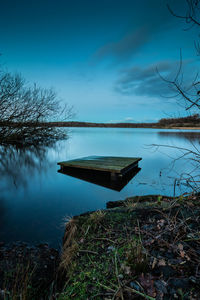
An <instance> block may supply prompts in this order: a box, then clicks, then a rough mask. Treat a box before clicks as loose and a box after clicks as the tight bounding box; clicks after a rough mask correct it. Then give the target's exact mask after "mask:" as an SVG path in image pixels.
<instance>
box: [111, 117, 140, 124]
mask: <svg viewBox="0 0 200 300" xmlns="http://www.w3.org/2000/svg"><path fill="white" fill-rule="evenodd" d="M134 122H136V120H135V119H134V118H132V117H125V118H124V119H121V120H110V121H108V122H107V123H134Z"/></svg>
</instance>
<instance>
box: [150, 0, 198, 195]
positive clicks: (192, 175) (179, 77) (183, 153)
mask: <svg viewBox="0 0 200 300" xmlns="http://www.w3.org/2000/svg"><path fill="white" fill-rule="evenodd" d="M185 1H186V12H185V14H183V15H180V14H178V13H177V12H175V11H174V10H173V8H172V7H171V6H169V5H168V9H169V12H170V13H171V14H172V15H173V16H174V17H177V18H179V19H182V20H183V21H184V22H185V23H186V24H187V28H186V30H190V29H191V27H193V26H197V27H200V0H185ZM194 45H195V48H196V50H197V55H200V44H199V42H198V41H195V43H194ZM158 74H159V76H160V78H161V79H162V80H164V81H165V82H166V84H167V85H168V86H169V87H170V88H171V90H172V92H173V95H172V96H171V97H172V98H177V99H178V102H179V104H180V105H184V108H185V109H186V111H190V110H192V111H193V113H195V114H196V115H194V116H196V117H197V118H198V119H199V112H200V80H199V76H198V73H197V74H196V75H195V76H194V78H193V80H192V81H191V82H188V78H187V80H184V75H185V74H184V70H183V60H182V53H181V52H180V62H179V65H178V68H177V72H176V74H175V76H174V77H173V78H172V79H171V78H170V79H169V78H164V77H163V76H162V75H161V74H160V73H159V70H158ZM186 75H187V74H186ZM191 145H192V149H186V148H182V147H175V146H169V145H162V146H163V147H169V148H171V149H174V148H175V149H176V150H178V151H179V153H180V156H179V157H177V158H176V159H174V160H173V162H172V164H174V163H175V162H176V161H177V160H179V159H183V158H188V159H189V162H190V164H191V166H192V168H191V171H190V172H185V173H184V174H181V176H180V177H179V178H178V179H176V182H177V181H178V182H179V184H181V182H184V184H186V185H187V186H189V187H191V188H192V189H193V190H194V191H195V192H197V191H199V189H200V184H199V183H200V149H199V147H198V146H197V145H196V144H195V143H193V142H192V141H191ZM154 146H157V147H160V145H159V146H158V145H154Z"/></svg>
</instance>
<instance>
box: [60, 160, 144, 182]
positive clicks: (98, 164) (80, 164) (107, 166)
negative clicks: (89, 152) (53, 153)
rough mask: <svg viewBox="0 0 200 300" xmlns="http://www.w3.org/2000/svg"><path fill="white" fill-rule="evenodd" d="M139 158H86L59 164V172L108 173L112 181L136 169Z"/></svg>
mask: <svg viewBox="0 0 200 300" xmlns="http://www.w3.org/2000/svg"><path fill="white" fill-rule="evenodd" d="M141 159H142V158H139V157H115V156H88V157H83V158H78V159H73V160H68V161H62V162H59V163H58V165H59V166H60V167H61V170H65V169H66V168H68V167H70V168H79V169H89V170H95V171H104V172H108V173H110V175H111V178H112V179H116V178H117V177H119V176H123V175H124V174H126V173H127V172H129V171H130V170H131V169H133V168H137V167H138V162H139V161H140V160H141Z"/></svg>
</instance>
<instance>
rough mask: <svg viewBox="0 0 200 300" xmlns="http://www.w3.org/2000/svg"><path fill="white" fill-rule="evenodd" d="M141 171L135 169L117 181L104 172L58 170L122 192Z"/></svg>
mask: <svg viewBox="0 0 200 300" xmlns="http://www.w3.org/2000/svg"><path fill="white" fill-rule="evenodd" d="M140 170H141V168H134V169H132V170H131V171H129V172H127V173H126V174H125V175H124V176H122V177H117V179H115V180H112V179H111V178H110V173H108V172H103V171H94V170H86V169H81V168H76V169H75V168H70V167H68V168H65V169H64V170H58V172H59V173H62V174H65V175H68V176H72V177H75V178H78V179H81V180H85V181H87V182H90V183H94V184H97V185H100V186H103V187H106V188H109V189H112V190H115V191H118V192H120V191H121V190H122V189H123V188H124V187H125V186H126V185H127V184H128V183H129V181H130V180H131V179H132V178H133V177H135V176H136V175H137V174H138V173H139V171H140Z"/></svg>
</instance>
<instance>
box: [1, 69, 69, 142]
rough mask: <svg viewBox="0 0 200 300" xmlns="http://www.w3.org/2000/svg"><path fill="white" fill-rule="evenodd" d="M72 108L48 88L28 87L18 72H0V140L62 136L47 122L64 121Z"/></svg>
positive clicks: (23, 140)
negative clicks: (14, 73)
mask: <svg viewBox="0 0 200 300" xmlns="http://www.w3.org/2000/svg"><path fill="white" fill-rule="evenodd" d="M71 116H72V108H71V107H69V106H68V105H62V104H61V101H59V99H58V97H57V95H56V93H55V92H54V91H53V90H52V89H44V88H41V87H38V86H37V85H36V84H34V85H32V86H30V85H28V84H27V83H26V81H25V80H24V79H23V78H22V76H21V75H18V74H17V75H13V74H11V73H8V72H3V71H2V72H1V73H0V143H1V144H2V143H3V144H6V143H10V144H16V143H22V144H25V145H27V144H40V143H48V142H51V141H53V140H57V139H60V138H63V137H64V136H65V134H64V131H62V130H61V129H59V128H56V127H53V126H52V125H51V123H49V122H50V121H64V120H66V119H69V118H70V117H71Z"/></svg>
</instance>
